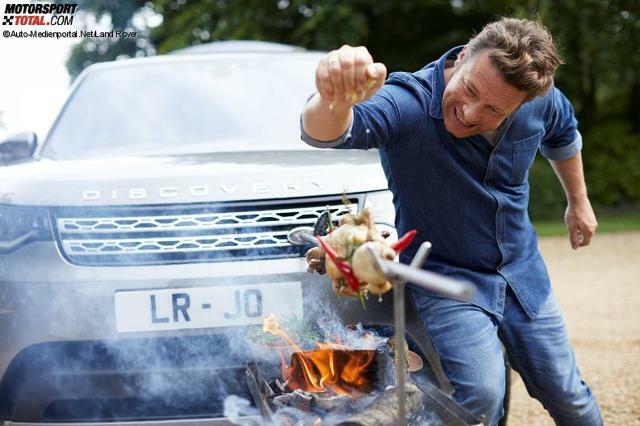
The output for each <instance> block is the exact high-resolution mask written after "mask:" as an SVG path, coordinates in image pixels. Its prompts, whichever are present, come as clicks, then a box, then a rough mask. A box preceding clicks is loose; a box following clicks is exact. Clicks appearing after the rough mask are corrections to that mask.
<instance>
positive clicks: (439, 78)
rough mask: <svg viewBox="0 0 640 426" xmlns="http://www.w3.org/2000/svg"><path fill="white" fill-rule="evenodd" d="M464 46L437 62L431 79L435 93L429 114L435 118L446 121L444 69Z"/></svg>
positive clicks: (449, 52)
mask: <svg viewBox="0 0 640 426" xmlns="http://www.w3.org/2000/svg"><path fill="white" fill-rule="evenodd" d="M463 47H464V45H463V46H457V47H454V48H453V49H451V50H449V51H448V52H447V53H445V54H444V55H442V56H441V57H440V59H438V61H437V62H436V66H435V68H434V70H433V74H432V77H431V87H433V93H432V95H431V104H430V105H429V114H430V115H431V116H432V117H433V118H439V119H441V120H442V119H444V112H443V111H442V96H443V95H444V86H445V82H444V68H445V62H446V61H447V59H455V58H456V57H457V56H458V53H460V51H461V50H462V48H463Z"/></svg>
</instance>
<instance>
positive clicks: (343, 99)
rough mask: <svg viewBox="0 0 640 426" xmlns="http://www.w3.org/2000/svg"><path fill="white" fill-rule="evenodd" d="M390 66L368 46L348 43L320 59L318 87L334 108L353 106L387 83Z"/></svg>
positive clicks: (321, 94) (319, 91)
mask: <svg viewBox="0 0 640 426" xmlns="http://www.w3.org/2000/svg"><path fill="white" fill-rule="evenodd" d="M386 77H387V67H385V66H384V64H382V63H380V62H375V63H374V62H373V58H372V57H371V54H369V51H368V50H367V48H366V47H364V46H359V47H352V46H347V45H344V46H342V47H341V48H340V49H338V50H333V51H331V52H329V54H328V55H327V56H325V57H324V58H322V59H321V60H320V63H319V64H318V68H317V70H316V88H317V89H318V93H319V94H320V96H321V97H322V99H323V100H325V101H328V102H330V108H331V109H333V108H334V107H337V106H339V107H351V106H352V105H355V104H357V103H359V102H363V101H365V100H367V99H369V98H370V97H371V96H372V95H373V94H374V93H375V92H377V91H378V89H380V88H381V87H382V85H383V84H384V80H385V79H386Z"/></svg>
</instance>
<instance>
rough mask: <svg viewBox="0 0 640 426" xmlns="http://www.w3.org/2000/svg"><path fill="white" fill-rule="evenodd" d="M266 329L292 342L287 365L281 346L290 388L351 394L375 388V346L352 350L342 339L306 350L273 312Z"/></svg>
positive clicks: (266, 319) (284, 373)
mask: <svg viewBox="0 0 640 426" xmlns="http://www.w3.org/2000/svg"><path fill="white" fill-rule="evenodd" d="M263 330H264V331H265V332H269V333H272V334H274V335H276V336H279V337H281V338H282V339H283V340H284V341H285V342H287V344H288V345H289V346H290V353H289V354H288V355H290V356H291V364H290V365H287V362H286V357H285V354H284V350H282V349H280V350H279V352H280V360H281V370H282V377H283V379H284V380H285V382H286V383H287V385H288V386H289V388H290V389H293V390H296V389H301V390H304V391H307V392H314V393H319V392H333V393H336V394H342V395H350V396H351V395H354V394H355V393H359V392H369V391H370V390H371V389H372V387H373V380H372V378H371V377H369V372H370V366H371V364H372V363H373V361H374V358H375V351H374V350H351V349H349V348H347V347H346V346H344V345H341V344H339V343H320V342H319V343H317V346H318V349H315V350H311V351H303V350H302V348H300V347H299V346H298V345H297V344H296V343H295V342H294V341H293V340H292V339H291V338H290V337H289V335H288V334H287V333H286V332H285V331H284V330H283V329H282V327H281V326H280V324H279V323H278V321H277V319H276V317H275V315H273V314H272V315H270V316H268V317H266V318H265V319H264V324H263Z"/></svg>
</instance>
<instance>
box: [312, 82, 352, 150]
mask: <svg viewBox="0 0 640 426" xmlns="http://www.w3.org/2000/svg"><path fill="white" fill-rule="evenodd" d="M352 114H353V107H352V106H351V104H347V103H342V102H333V103H331V102H329V101H326V100H324V99H322V97H321V96H320V95H319V94H317V93H316V94H315V95H314V96H313V97H312V98H311V99H310V100H309V102H307V105H306V106H305V108H304V110H302V127H303V128H304V131H305V132H306V133H307V134H308V135H309V136H311V137H312V138H314V139H317V140H319V141H333V140H335V139H337V138H339V137H340V136H341V135H342V134H343V133H344V132H346V131H347V129H348V128H349V125H350V124H351V120H352Z"/></svg>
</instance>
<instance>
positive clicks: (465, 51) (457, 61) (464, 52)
mask: <svg viewBox="0 0 640 426" xmlns="http://www.w3.org/2000/svg"><path fill="white" fill-rule="evenodd" d="M466 53H467V46H464V47H463V48H462V50H461V51H460V53H458V57H457V58H456V61H455V62H454V63H453V65H454V66H455V67H457V66H459V65H460V64H462V61H463V60H464V56H465V55H466Z"/></svg>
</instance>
